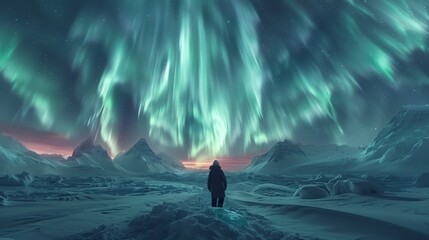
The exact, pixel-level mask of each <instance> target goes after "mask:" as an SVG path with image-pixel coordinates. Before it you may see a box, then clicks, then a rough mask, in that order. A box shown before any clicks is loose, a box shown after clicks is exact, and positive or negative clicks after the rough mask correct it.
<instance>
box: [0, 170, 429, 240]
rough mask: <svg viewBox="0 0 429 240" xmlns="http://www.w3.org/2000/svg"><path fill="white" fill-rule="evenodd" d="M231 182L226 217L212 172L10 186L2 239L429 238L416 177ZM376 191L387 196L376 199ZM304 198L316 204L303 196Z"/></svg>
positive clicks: (424, 195) (426, 191)
mask: <svg viewBox="0 0 429 240" xmlns="http://www.w3.org/2000/svg"><path fill="white" fill-rule="evenodd" d="M226 175H227V178H228V180H229V186H228V190H227V197H226V200H225V208H224V209H215V208H211V207H209V205H210V195H209V192H208V191H207V190H206V186H205V185H206V177H207V173H205V172H201V173H199V172H193V173H184V174H180V175H176V174H158V175H156V176H153V177H145V178H143V177H61V176H56V175H52V176H43V177H39V176H36V177H34V179H33V181H32V182H31V183H28V184H27V185H21V186H4V185H6V184H4V182H1V183H0V184H1V185H2V186H1V193H0V196H2V199H5V200H6V201H5V202H4V204H0V211H1V215H0V236H1V237H3V238H10V239H33V240H36V239H429V228H428V226H429V208H428V207H427V206H429V188H417V187H416V186H415V178H414V177H409V176H408V177H407V176H393V175H379V176H367V175H364V176H361V175H348V176H344V175H340V176H337V175H326V176H323V177H321V176H320V175H319V176H316V175H315V176H295V177H288V176H268V175H255V174H246V173H228V172H227V173H226ZM347 181H349V182H354V183H356V186H355V188H356V189H353V188H352V189H350V188H348V190H344V191H336V192H335V193H334V190H333V189H332V187H330V186H331V185H335V184H336V183H340V182H341V183H343V182H347ZM268 182H269V183H268ZM309 186H311V187H309ZM371 186H377V189H378V188H382V189H383V191H381V192H380V191H371V189H372V188H371ZM306 188H307V190H303V189H306ZM314 188H317V189H319V190H321V191H323V192H325V193H326V194H320V193H319V192H318V191H319V190H318V191H316V192H315V191H314ZM362 189H366V190H368V189H369V190H368V191H362ZM300 190H301V191H307V192H306V193H305V194H307V196H308V195H309V194H310V195H311V196H312V197H310V198H307V197H303V196H302V195H301V194H297V192H299V191H300ZM312 194H313V195H312Z"/></svg>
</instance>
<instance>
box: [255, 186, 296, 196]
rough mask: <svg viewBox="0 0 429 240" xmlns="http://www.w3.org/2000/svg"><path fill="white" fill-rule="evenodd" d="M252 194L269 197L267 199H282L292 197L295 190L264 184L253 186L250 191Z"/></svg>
mask: <svg viewBox="0 0 429 240" xmlns="http://www.w3.org/2000/svg"><path fill="white" fill-rule="evenodd" d="M251 191H252V192H254V193H257V194H261V195H265V196H269V197H282V196H292V195H293V193H294V192H295V189H293V188H290V187H286V186H281V185H277V184H272V183H264V184H260V185H257V186H255V187H254V188H252V190H251Z"/></svg>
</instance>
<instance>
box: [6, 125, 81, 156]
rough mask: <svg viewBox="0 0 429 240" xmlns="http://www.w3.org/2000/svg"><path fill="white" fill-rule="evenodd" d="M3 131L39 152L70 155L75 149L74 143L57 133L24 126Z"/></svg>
mask: <svg viewBox="0 0 429 240" xmlns="http://www.w3.org/2000/svg"><path fill="white" fill-rule="evenodd" d="M2 130H3V132H4V133H5V134H6V135H9V136H11V137H13V138H15V139H16V140H18V141H19V142H20V143H22V145H24V146H25V147H26V148H28V149H29V150H31V151H33V152H36V153H38V154H59V155H62V156H63V157H68V156H70V155H71V154H72V152H73V150H74V146H73V143H71V142H70V141H69V140H68V139H67V138H65V137H63V136H61V135H59V134H56V133H47V132H39V131H33V130H29V129H23V128H10V127H9V128H3V129H2Z"/></svg>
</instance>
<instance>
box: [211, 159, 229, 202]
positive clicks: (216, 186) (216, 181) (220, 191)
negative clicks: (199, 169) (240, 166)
mask: <svg viewBox="0 0 429 240" xmlns="http://www.w3.org/2000/svg"><path fill="white" fill-rule="evenodd" d="M207 188H208V189H209V191H210V192H211V193H212V198H224V197H225V190H226V178H225V174H224V173H223V171H222V169H221V168H220V166H210V173H209V178H208V180H207Z"/></svg>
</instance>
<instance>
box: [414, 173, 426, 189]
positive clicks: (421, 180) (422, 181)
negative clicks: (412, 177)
mask: <svg viewBox="0 0 429 240" xmlns="http://www.w3.org/2000/svg"><path fill="white" fill-rule="evenodd" d="M415 185H416V187H418V188H424V187H429V172H425V173H422V174H421V175H420V176H419V177H418V178H417V179H416V183H415Z"/></svg>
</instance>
